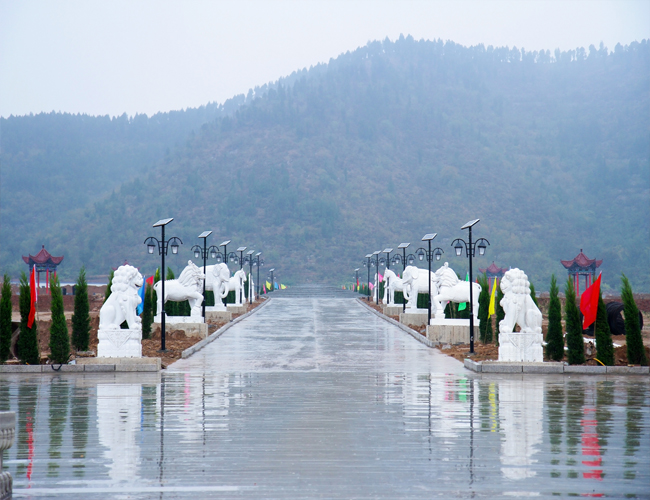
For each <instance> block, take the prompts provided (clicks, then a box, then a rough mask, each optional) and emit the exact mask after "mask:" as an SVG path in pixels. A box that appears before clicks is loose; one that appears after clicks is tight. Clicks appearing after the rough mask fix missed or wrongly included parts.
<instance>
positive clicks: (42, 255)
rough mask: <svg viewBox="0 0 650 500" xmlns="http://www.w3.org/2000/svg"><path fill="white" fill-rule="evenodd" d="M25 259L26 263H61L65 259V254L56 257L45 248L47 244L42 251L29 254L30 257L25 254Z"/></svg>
mask: <svg viewBox="0 0 650 500" xmlns="http://www.w3.org/2000/svg"><path fill="white" fill-rule="evenodd" d="M23 260H24V261H25V264H29V265H32V264H54V265H59V264H60V263H61V261H62V260H63V255H61V257H54V256H52V255H51V254H50V252H48V251H47V250H45V245H43V246H42V248H41V251H40V252H38V253H37V254H36V255H31V254H30V255H29V257H25V256H24V255H23Z"/></svg>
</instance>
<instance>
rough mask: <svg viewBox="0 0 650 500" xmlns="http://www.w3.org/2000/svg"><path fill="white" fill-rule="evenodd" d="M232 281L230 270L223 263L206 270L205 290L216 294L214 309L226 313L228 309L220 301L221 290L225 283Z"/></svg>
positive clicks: (208, 267)
mask: <svg viewBox="0 0 650 500" xmlns="http://www.w3.org/2000/svg"><path fill="white" fill-rule="evenodd" d="M229 279H230V269H228V266H227V265H226V264H224V263H223V262H222V263H221V264H215V265H214V266H207V267H206V268H205V289H206V290H212V292H213V293H214V306H213V307H214V309H212V310H222V311H225V310H226V308H225V306H224V305H223V302H222V301H221V300H219V297H220V296H221V290H222V288H223V286H224V284H225V283H228V280H229Z"/></svg>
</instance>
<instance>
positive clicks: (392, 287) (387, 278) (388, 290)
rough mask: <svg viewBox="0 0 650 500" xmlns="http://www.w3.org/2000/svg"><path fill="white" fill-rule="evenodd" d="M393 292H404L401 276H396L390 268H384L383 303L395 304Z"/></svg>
mask: <svg viewBox="0 0 650 500" xmlns="http://www.w3.org/2000/svg"><path fill="white" fill-rule="evenodd" d="M386 284H387V285H386ZM395 292H402V293H404V286H403V284H402V278H400V277H399V276H397V274H395V273H394V272H393V271H392V270H390V269H386V271H385V272H384V304H387V305H393V304H395Z"/></svg>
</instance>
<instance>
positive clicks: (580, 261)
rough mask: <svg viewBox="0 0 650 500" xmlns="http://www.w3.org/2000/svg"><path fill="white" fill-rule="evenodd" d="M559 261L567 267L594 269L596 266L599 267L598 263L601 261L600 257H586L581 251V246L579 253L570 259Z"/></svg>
mask: <svg viewBox="0 0 650 500" xmlns="http://www.w3.org/2000/svg"><path fill="white" fill-rule="evenodd" d="M560 262H562V265H563V266H564V267H566V268H567V269H574V268H593V269H596V268H597V267H600V265H601V264H602V263H603V261H602V259H601V260H596V259H590V258H589V257H587V256H586V255H585V254H584V253H582V248H581V249H580V253H579V254H578V255H576V256H575V257H574V258H573V259H572V260H561V261H560Z"/></svg>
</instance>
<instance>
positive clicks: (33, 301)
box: [27, 266, 38, 328]
mask: <svg viewBox="0 0 650 500" xmlns="http://www.w3.org/2000/svg"><path fill="white" fill-rule="evenodd" d="M29 292H30V293H29V294H30V299H31V307H30V309H29V318H28V319H27V328H31V327H32V325H33V324H34V317H35V316H36V301H37V300H38V292H37V291H36V266H34V267H32V273H31V274H30V276H29Z"/></svg>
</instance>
